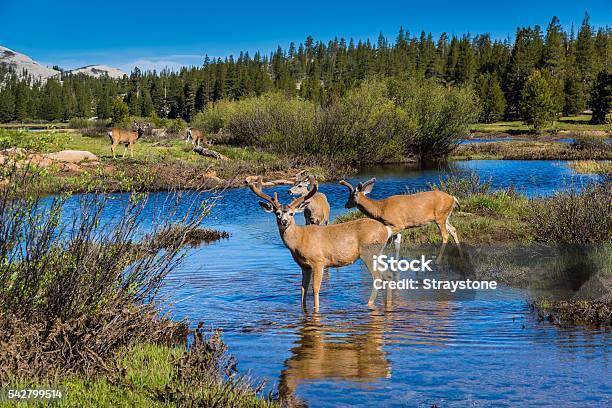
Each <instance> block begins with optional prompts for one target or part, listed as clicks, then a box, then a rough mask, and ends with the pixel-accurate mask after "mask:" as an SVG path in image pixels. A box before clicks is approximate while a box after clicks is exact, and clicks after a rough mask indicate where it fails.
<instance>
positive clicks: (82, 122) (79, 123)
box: [68, 118, 91, 129]
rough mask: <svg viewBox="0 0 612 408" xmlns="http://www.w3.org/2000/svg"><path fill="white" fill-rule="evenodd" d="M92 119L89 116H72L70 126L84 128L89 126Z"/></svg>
mask: <svg viewBox="0 0 612 408" xmlns="http://www.w3.org/2000/svg"><path fill="white" fill-rule="evenodd" d="M90 124H91V121H90V120H89V119H87V118H70V120H69V121H68V127H69V128H71V129H84V128H87V127H89V126H90Z"/></svg>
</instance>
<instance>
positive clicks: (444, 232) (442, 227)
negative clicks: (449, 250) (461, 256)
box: [436, 220, 448, 263]
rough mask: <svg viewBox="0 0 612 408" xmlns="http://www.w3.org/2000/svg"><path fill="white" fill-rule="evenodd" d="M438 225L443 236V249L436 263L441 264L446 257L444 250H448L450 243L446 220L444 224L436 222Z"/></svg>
mask: <svg viewBox="0 0 612 408" xmlns="http://www.w3.org/2000/svg"><path fill="white" fill-rule="evenodd" d="M436 224H438V228H439V229H440V234H441V235H442V247H441V248H440V252H439V253H438V259H436V263H440V262H441V261H442V256H443V255H444V250H445V249H446V244H447V243H448V231H447V230H446V220H444V222H441V221H439V220H436Z"/></svg>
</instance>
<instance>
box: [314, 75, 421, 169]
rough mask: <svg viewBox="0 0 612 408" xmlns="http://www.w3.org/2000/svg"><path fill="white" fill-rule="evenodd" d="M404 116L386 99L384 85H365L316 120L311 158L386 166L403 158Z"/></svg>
mask: <svg viewBox="0 0 612 408" xmlns="http://www.w3.org/2000/svg"><path fill="white" fill-rule="evenodd" d="M405 119H406V115H405V113H404V112H403V111H402V110H401V109H400V108H398V107H397V106H396V105H395V104H394V103H393V101H392V100H390V99H389V98H388V97H387V90H386V87H385V84H384V83H382V82H380V81H365V82H364V83H362V84H361V86H359V87H358V88H355V89H353V90H351V91H349V92H348V93H347V94H346V95H345V96H344V97H342V98H340V99H339V100H338V101H337V102H336V103H334V104H332V105H330V106H328V107H326V108H325V109H323V110H322V111H320V113H319V115H318V116H317V123H316V129H315V134H314V138H313V139H314V140H313V142H312V143H308V144H307V145H305V146H304V149H305V150H306V151H308V152H310V153H312V154H318V155H323V156H326V157H331V158H334V159H340V160H343V161H348V162H354V163H364V162H389V161H398V160H401V159H402V158H404V155H405V150H406V149H405V138H406V133H407V132H406V128H407V127H408V128H410V124H408V123H407V122H406V120H405Z"/></svg>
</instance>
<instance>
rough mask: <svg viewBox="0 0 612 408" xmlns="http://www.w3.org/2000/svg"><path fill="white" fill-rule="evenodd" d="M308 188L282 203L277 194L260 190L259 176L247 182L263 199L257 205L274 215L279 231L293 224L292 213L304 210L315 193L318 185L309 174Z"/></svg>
mask: <svg viewBox="0 0 612 408" xmlns="http://www.w3.org/2000/svg"><path fill="white" fill-rule="evenodd" d="M309 181H310V190H308V193H307V194H306V195H304V196H301V197H298V198H296V199H295V200H293V201H292V202H291V203H290V204H287V205H283V204H281V203H280V201H278V194H277V193H274V198H272V197H270V196H269V195H267V194H265V193H264V192H263V191H261V177H258V178H257V180H256V181H255V182H251V183H249V188H250V189H251V191H253V192H254V193H255V194H256V195H257V196H258V197H259V198H261V199H263V200H265V201H259V205H260V206H261V208H263V210H264V211H265V212H269V213H272V212H273V213H274V214H275V216H276V224H277V225H278V229H279V230H280V232H281V233H282V232H284V231H286V230H287V229H288V228H290V227H291V226H293V225H294V224H295V220H294V218H293V217H294V215H295V214H296V213H301V212H303V211H304V208H305V203H306V201H308V199H310V198H311V197H312V196H313V195H315V194H316V193H317V189H318V185H317V181H316V180H315V179H314V177H312V176H310V180H309Z"/></svg>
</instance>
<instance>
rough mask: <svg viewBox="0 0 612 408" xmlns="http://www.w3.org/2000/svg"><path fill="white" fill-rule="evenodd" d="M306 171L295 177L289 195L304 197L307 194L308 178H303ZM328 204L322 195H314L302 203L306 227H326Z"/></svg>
mask: <svg viewBox="0 0 612 408" xmlns="http://www.w3.org/2000/svg"><path fill="white" fill-rule="evenodd" d="M304 173H306V170H302V171H300V172H299V173H298V174H296V175H295V182H294V183H293V185H292V186H291V188H290V189H289V191H288V193H289V194H290V195H297V196H305V195H306V194H308V189H309V188H308V185H309V180H310V178H309V177H308V176H305V175H304ZM329 211H330V210H329V203H328V202H327V197H326V196H325V194H323V193H316V194H315V195H314V196H312V197H311V198H310V199H308V201H305V202H304V220H305V221H306V225H310V224H316V225H327V224H328V223H329Z"/></svg>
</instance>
